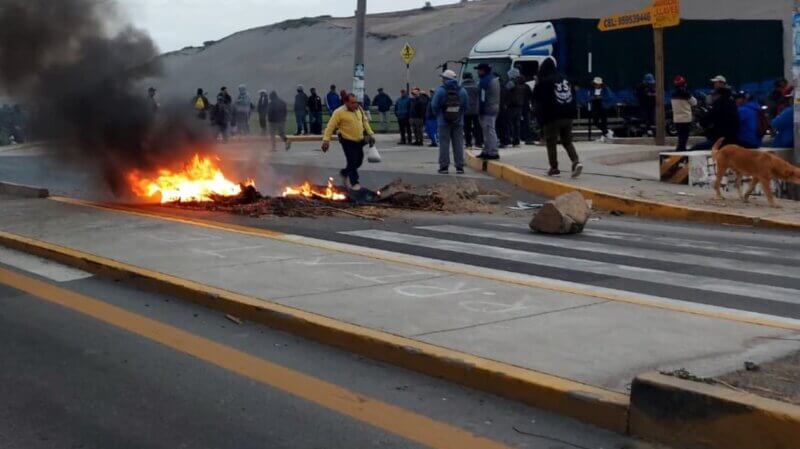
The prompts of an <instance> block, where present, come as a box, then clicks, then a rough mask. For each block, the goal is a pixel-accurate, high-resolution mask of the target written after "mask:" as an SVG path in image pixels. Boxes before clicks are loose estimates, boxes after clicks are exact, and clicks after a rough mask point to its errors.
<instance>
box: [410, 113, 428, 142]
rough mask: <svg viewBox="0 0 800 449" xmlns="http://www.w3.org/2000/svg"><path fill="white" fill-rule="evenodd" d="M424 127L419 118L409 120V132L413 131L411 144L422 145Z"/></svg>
mask: <svg viewBox="0 0 800 449" xmlns="http://www.w3.org/2000/svg"><path fill="white" fill-rule="evenodd" d="M424 125H425V121H424V120H422V119H421V118H412V119H411V130H412V131H414V140H413V143H414V144H417V145H422V139H423V133H422V131H423V128H424Z"/></svg>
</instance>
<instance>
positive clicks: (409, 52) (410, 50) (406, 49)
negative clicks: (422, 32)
mask: <svg viewBox="0 0 800 449" xmlns="http://www.w3.org/2000/svg"><path fill="white" fill-rule="evenodd" d="M416 55H417V50H416V49H414V47H412V46H411V44H409V43H408V42H406V44H405V45H403V49H402V50H400V57H401V58H403V62H405V63H406V92H408V91H409V90H411V61H413V60H414V57H415V56H416Z"/></svg>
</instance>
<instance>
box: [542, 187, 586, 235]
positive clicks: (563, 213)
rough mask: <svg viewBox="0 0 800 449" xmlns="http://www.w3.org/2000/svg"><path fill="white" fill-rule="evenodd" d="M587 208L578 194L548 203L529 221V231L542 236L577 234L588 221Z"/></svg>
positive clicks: (568, 194)
mask: <svg viewBox="0 0 800 449" xmlns="http://www.w3.org/2000/svg"><path fill="white" fill-rule="evenodd" d="M589 213H590V210H589V206H588V205H587V204H586V200H585V199H584V198H583V195H581V194H580V193H578V192H571V193H567V194H566V195H561V196H559V197H558V198H556V199H555V200H552V201H548V202H546V203H545V204H544V207H542V209H541V210H539V212H538V213H537V214H536V215H535V216H534V217H533V220H531V224H530V227H531V230H533V231H536V232H541V233H544V234H578V233H580V232H583V227H584V226H586V222H587V221H588V220H589Z"/></svg>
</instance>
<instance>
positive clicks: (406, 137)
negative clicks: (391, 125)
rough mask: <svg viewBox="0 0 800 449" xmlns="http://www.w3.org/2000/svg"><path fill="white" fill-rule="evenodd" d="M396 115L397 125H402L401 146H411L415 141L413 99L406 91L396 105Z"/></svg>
mask: <svg viewBox="0 0 800 449" xmlns="http://www.w3.org/2000/svg"><path fill="white" fill-rule="evenodd" d="M394 115H396V116H397V123H398V124H399V125H400V143H399V145H406V144H409V145H410V144H411V143H412V142H413V141H414V138H413V137H412V136H411V98H409V97H408V92H406V90H405V89H403V90H401V91H400V98H398V99H397V101H396V102H395V103H394Z"/></svg>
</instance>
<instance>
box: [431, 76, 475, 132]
mask: <svg viewBox="0 0 800 449" xmlns="http://www.w3.org/2000/svg"><path fill="white" fill-rule="evenodd" d="M448 91H457V92H458V98H460V99H461V118H460V119H459V122H460V123H462V124H463V123H464V113H465V112H467V110H468V109H469V95H467V91H466V90H464V88H463V87H461V86H459V85H458V81H456V80H445V82H444V83H442V85H441V86H439V87H438V88H436V92H434V93H433V99H432V100H431V109H432V110H433V112H435V113H436V120H437V121H438V122H439V124H440V125H441V124H444V123H447V121H446V120H445V118H444V102H445V99H446V98H447V92H448Z"/></svg>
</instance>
